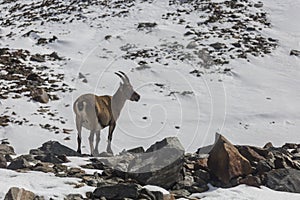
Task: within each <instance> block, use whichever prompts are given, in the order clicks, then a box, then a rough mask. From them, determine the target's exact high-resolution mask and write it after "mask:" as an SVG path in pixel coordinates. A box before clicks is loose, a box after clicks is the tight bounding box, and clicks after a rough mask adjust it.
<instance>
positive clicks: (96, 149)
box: [94, 130, 100, 156]
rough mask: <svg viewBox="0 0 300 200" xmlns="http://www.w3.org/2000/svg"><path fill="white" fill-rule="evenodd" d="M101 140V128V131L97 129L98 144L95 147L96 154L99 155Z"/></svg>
mask: <svg viewBox="0 0 300 200" xmlns="http://www.w3.org/2000/svg"><path fill="white" fill-rule="evenodd" d="M99 142H100V130H99V131H96V145H95V149H94V154H95V155H96V156H98V155H99V151H98V148H99Z"/></svg>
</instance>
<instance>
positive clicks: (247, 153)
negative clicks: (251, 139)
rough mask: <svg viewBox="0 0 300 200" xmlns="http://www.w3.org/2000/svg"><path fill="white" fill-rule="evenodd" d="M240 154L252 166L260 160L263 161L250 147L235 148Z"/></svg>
mask: <svg viewBox="0 0 300 200" xmlns="http://www.w3.org/2000/svg"><path fill="white" fill-rule="evenodd" d="M235 147H236V148H237V149H238V150H239V152H240V154H241V155H242V156H244V157H245V158H246V159H247V160H249V161H250V163H251V165H252V166H256V165H257V162H259V161H260V160H265V158H264V157H263V156H261V155H259V154H258V153H257V152H256V151H255V150H253V149H252V148H251V147H250V146H235Z"/></svg>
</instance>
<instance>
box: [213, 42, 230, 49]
mask: <svg viewBox="0 0 300 200" xmlns="http://www.w3.org/2000/svg"><path fill="white" fill-rule="evenodd" d="M209 46H211V47H213V48H214V49H215V50H221V49H224V48H226V45H225V44H224V43H220V42H216V43H213V44H210V45H209Z"/></svg>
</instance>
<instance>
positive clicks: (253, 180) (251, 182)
mask: <svg viewBox="0 0 300 200" xmlns="http://www.w3.org/2000/svg"><path fill="white" fill-rule="evenodd" d="M239 184H246V185H248V186H253V187H258V188H259V187H260V186H261V184H262V183H261V180H260V178H259V177H257V176H252V175H249V176H247V177H245V178H243V179H241V180H239Z"/></svg>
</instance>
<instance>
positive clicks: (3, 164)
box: [0, 154, 7, 168]
mask: <svg viewBox="0 0 300 200" xmlns="http://www.w3.org/2000/svg"><path fill="white" fill-rule="evenodd" d="M6 167H7V162H6V159H5V157H4V156H3V155H2V154H0V168H6Z"/></svg>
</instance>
